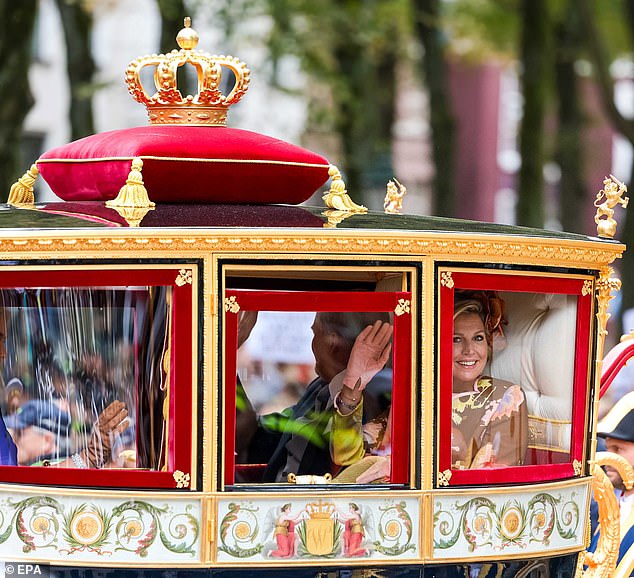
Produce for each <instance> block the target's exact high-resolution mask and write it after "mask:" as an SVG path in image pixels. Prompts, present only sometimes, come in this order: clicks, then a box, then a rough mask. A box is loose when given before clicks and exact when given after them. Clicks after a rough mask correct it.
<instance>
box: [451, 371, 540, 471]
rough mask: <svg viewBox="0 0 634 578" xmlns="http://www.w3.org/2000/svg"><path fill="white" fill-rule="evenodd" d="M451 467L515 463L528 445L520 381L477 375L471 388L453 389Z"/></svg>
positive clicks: (487, 466)
mask: <svg viewBox="0 0 634 578" xmlns="http://www.w3.org/2000/svg"><path fill="white" fill-rule="evenodd" d="M451 418H452V436H451V450H452V467H454V468H457V469H473V468H494V467H502V466H517V465H521V464H522V463H524V456H525V454H526V448H527V445H528V413H527V409H526V399H525V397H524V392H523V391H522V388H521V387H520V386H519V385H514V384H512V383H509V382H507V381H502V380H499V379H493V378H491V377H481V378H479V379H478V380H477V381H476V383H475V386H474V389H473V391H467V392H461V393H454V394H453V403H452V412H451Z"/></svg>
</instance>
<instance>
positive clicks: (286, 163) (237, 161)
mask: <svg viewBox="0 0 634 578" xmlns="http://www.w3.org/2000/svg"><path fill="white" fill-rule="evenodd" d="M134 159H141V160H143V161H178V162H192V163H230V164H237V165H280V166H289V167H308V168H315V169H325V168H328V167H329V166H330V165H325V164H321V163H298V162H292V161H275V160H266V159H201V158H195V157H157V156H152V155H147V156H145V155H144V156H139V157H98V158H94V159H40V160H38V161H37V162H38V164H41V163H60V164H61V163H100V162H111V161H132V160H134Z"/></svg>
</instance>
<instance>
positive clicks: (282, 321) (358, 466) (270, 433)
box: [225, 290, 411, 484]
mask: <svg viewBox="0 0 634 578" xmlns="http://www.w3.org/2000/svg"><path fill="white" fill-rule="evenodd" d="M399 300H400V303H401V308H402V310H401V308H399ZM409 300H410V294H409V293H400V292H399V293H396V292H395V293H385V292H330V293H326V292H307V291H296V292H284V291H239V290H231V291H227V294H226V301H225V303H226V307H225V309H226V313H225V323H226V339H227V340H226V345H225V346H226V355H225V359H226V382H225V383H226V385H225V390H226V391H227V392H230V391H234V392H235V395H232V396H231V399H232V400H234V401H235V407H231V406H230V405H229V404H228V410H227V412H226V413H227V414H229V413H231V414H232V415H235V424H234V425H235V432H228V434H227V436H228V437H230V438H231V441H232V442H233V448H232V450H233V451H232V452H231V453H230V456H231V457H233V460H229V463H227V464H226V475H225V481H226V483H227V484H233V483H240V484H246V483H262V482H263V483H275V482H277V483H289V482H290V483H306V482H310V483H357V482H358V483H373V482H375V483H376V482H392V483H405V482H406V481H407V476H408V468H409V466H408V463H407V459H408V455H409V451H408V447H409V440H408V436H409V432H408V428H401V429H400V430H399V431H398V432H397V431H396V430H395V429H394V428H392V423H394V421H395V416H400V417H401V419H400V423H406V420H409V413H408V408H409V397H410V392H409V391H408V389H407V388H408V386H409V378H408V377H407V376H408V375H409V373H410V369H409V365H410V363H411V355H410V353H411V352H410V346H409V342H410V331H411V329H410V328H411V324H410V319H411V315H410V312H409V305H403V304H405V303H406V302H407V303H409ZM405 308H407V309H408V311H407V312H406V311H405ZM395 310H396V311H397V313H395ZM236 349H237V354H236V353H235V351H236ZM232 352H233V353H232ZM232 359H235V362H233V361H230V360H232ZM234 363H235V365H234ZM228 395H231V394H229V393H228ZM228 442H229V440H228ZM227 446H229V443H227ZM395 447H400V448H401V449H402V450H403V451H402V452H397V453H398V455H399V461H398V462H397V461H396V459H395V458H393V451H392V450H393V448H395ZM228 453H229V452H228Z"/></svg>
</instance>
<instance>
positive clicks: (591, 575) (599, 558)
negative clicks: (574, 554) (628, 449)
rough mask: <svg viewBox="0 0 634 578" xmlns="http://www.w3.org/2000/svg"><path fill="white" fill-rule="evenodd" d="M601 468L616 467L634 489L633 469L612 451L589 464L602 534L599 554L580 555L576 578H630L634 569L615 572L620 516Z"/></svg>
mask: <svg viewBox="0 0 634 578" xmlns="http://www.w3.org/2000/svg"><path fill="white" fill-rule="evenodd" d="M602 466H611V467H613V468H615V469H616V470H617V471H618V472H619V474H620V476H621V478H622V480H623V484H624V485H625V487H626V488H628V489H631V488H632V486H634V469H633V468H632V466H631V465H630V464H629V463H628V461H627V460H626V459H625V458H623V457H622V456H619V455H617V454H613V453H611V452H598V453H597V454H596V460H595V461H594V462H592V463H591V464H590V472H591V474H592V477H593V484H592V491H593V494H594V499H595V500H596V502H597V505H598V506H599V527H600V528H601V533H600V535H599V541H598V544H597V549H596V551H595V552H593V553H590V552H584V553H583V555H582V556H581V560H580V563H579V565H578V566H577V571H576V573H575V578H616V577H617V576H619V577H621V576H623V577H625V576H629V575H630V572H631V570H632V568H619V569H618V573H615V569H616V563H617V560H618V556H619V545H620V542H621V517H620V512H619V504H618V501H617V499H616V495H615V494H614V487H613V486H612V482H611V481H610V478H608V476H607V474H606V473H605V472H604V471H603V468H602ZM584 565H585V566H587V569H586V570H584V569H583V566H584ZM633 566H634V564H633ZM624 570H625V572H624Z"/></svg>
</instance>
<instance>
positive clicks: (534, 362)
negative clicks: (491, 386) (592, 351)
mask: <svg viewBox="0 0 634 578" xmlns="http://www.w3.org/2000/svg"><path fill="white" fill-rule="evenodd" d="M500 296H501V297H502V298H503V299H504V300H505V303H506V318H507V320H508V325H507V326H505V327H504V333H505V336H504V338H502V339H501V340H500V341H498V340H497V339H496V341H495V342H494V347H493V355H492V360H491V367H490V369H491V375H492V376H493V377H497V378H500V379H504V380H507V381H510V382H513V383H517V384H519V385H520V386H521V387H522V389H523V390H524V394H525V396H526V403H527V407H528V415H529V418H528V429H529V441H528V448H529V449H528V453H527V456H526V463H529V464H530V463H533V464H534V463H538V464H544V463H560V462H565V461H568V459H569V451H570V440H571V431H572V399H573V377H574V360H575V339H576V317H577V300H576V297H575V296H571V295H555V294H536V293H514V292H500Z"/></svg>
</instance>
